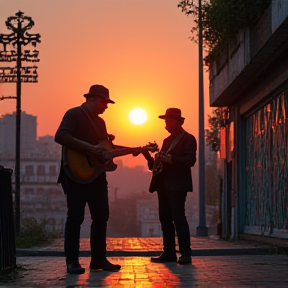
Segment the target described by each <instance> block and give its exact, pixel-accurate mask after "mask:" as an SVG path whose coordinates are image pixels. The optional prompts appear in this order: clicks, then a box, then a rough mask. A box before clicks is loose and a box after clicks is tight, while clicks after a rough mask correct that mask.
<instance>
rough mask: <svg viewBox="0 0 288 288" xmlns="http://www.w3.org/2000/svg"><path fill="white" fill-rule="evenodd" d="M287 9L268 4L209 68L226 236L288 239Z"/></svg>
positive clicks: (278, 2)
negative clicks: (220, 122)
mask: <svg viewBox="0 0 288 288" xmlns="http://www.w3.org/2000/svg"><path fill="white" fill-rule="evenodd" d="M287 35H288V1H286V0H271V3H270V6H269V7H268V9H266V11H265V13H264V14H263V15H262V17H261V19H260V20H259V21H258V23H257V24H256V25H254V26H253V27H247V28H246V29H244V30H242V31H240V32H239V34H238V36H237V41H236V42H235V43H233V44H232V43H231V45H229V47H228V49H227V51H225V53H224V52H223V53H222V54H221V57H220V59H218V60H217V61H215V62H214V63H212V65H211V66H210V105H211V106H214V107H222V109H223V113H224V112H225V113H226V116H227V117H223V118H225V119H226V120H227V122H225V133H224V134H223V135H222V137H221V140H222V142H225V145H224V147H225V165H224V179H225V181H224V182H225V183H224V190H223V195H224V196H223V200H224V201H223V205H222V206H223V207H222V208H223V209H222V211H223V212H224V215H223V219H222V220H223V226H224V227H223V228H224V236H225V237H226V238H228V237H232V238H237V237H238V236H239V234H241V233H248V234H258V235H265V236H272V237H279V238H288V175H287V169H288V163H287V161H286V160H287V151H288V117H287V115H288V53H287V51H288V37H287Z"/></svg>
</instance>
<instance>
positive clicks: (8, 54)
mask: <svg viewBox="0 0 288 288" xmlns="http://www.w3.org/2000/svg"><path fill="white" fill-rule="evenodd" d="M5 24H6V27H7V29H9V30H12V33H10V34H2V33H1V34H0V43H1V44H3V46H4V50H3V51H0V62H16V66H14V67H0V81H1V82H3V83H13V82H14V83H16V91H17V95H16V151H15V230H16V234H19V231H20V129H21V83H22V82H28V83H37V82H38V74H37V68H38V67H37V66H36V65H35V63H36V62H39V59H38V55H39V51H38V50H36V46H37V43H40V42H41V41H40V37H41V36H40V34H29V33H28V32H27V30H30V29H31V28H32V27H33V26H34V21H33V20H32V18H31V17H28V16H24V13H23V12H21V11H19V12H17V13H16V14H15V16H11V17H8V19H7V21H6V22H5ZM9 44H12V45H13V47H14V48H16V50H9V51H7V45H9ZM28 44H31V45H32V46H33V47H34V50H33V51H32V52H31V51H30V50H28V49H27V50H24V51H22V46H26V45H28ZM22 62H31V63H32V64H33V65H30V66H22Z"/></svg>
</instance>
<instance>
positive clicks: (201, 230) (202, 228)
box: [196, 0, 208, 236]
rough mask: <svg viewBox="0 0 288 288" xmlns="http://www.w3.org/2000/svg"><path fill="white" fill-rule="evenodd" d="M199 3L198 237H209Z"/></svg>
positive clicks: (200, 7)
mask: <svg viewBox="0 0 288 288" xmlns="http://www.w3.org/2000/svg"><path fill="white" fill-rule="evenodd" d="M198 3H199V7H198V8H199V11H198V12H199V26H198V27H199V38H198V49H199V140H198V142H199V143H198V146H199V226H198V227H197V228H196V230H197V231H196V235H197V236H208V228H207V226H206V207H205V205H206V200H205V136H204V88H203V87H204V85H203V35H202V3H201V0H199V1H198Z"/></svg>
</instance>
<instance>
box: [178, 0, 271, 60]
mask: <svg viewBox="0 0 288 288" xmlns="http://www.w3.org/2000/svg"><path fill="white" fill-rule="evenodd" d="M199 1H200V0H181V1H180V2H179V4H178V7H179V8H181V9H182V12H184V13H185V14H186V15H193V16H194V22H195V23H196V25H195V26H194V27H193V28H192V30H191V32H192V37H191V39H192V40H194V41H195V42H197V40H198V30H199V19H200V20H202V21H201V24H202V33H203V46H204V48H205V50H206V51H207V53H208V55H207V56H206V57H205V59H204V60H205V62H206V64H207V65H209V63H211V61H213V60H215V59H216V58H217V56H218V55H219V53H220V52H221V50H222V49H224V48H225V47H226V45H227V44H228V43H229V42H230V41H231V40H232V39H234V38H235V36H236V35H237V32H238V31H239V30H240V29H242V28H244V27H248V26H251V25H253V24H255V23H256V22H257V21H258V20H259V18H260V16H261V15H262V14H263V11H264V10H265V9H266V8H267V6H268V5H269V4H270V2H271V0H201V8H202V9H201V10H199ZM199 11H201V18H200V17H199ZM195 36H196V37H195Z"/></svg>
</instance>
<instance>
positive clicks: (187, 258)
mask: <svg viewBox="0 0 288 288" xmlns="http://www.w3.org/2000/svg"><path fill="white" fill-rule="evenodd" d="M191 262H192V260H191V256H189V255H182V256H180V257H179V259H178V264H180V265H182V264H191Z"/></svg>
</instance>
